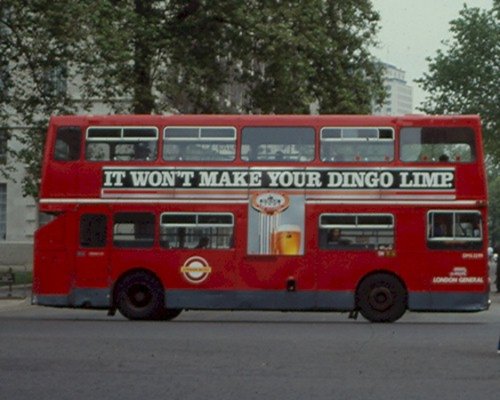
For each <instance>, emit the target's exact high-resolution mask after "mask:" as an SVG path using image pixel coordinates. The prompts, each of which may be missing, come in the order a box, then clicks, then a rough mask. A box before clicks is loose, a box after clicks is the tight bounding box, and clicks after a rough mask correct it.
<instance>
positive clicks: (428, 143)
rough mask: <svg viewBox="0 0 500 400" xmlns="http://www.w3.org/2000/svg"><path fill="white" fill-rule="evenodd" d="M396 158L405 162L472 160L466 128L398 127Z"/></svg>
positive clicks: (471, 136) (470, 138)
mask: <svg viewBox="0 0 500 400" xmlns="http://www.w3.org/2000/svg"><path fill="white" fill-rule="evenodd" d="M400 157H401V161H405V162H424V163H425V162H429V163H433V162H437V163H446V162H453V163H468V162H473V161H475V160H476V146H475V137H474V131H473V130H472V129H470V128H444V127H443V128H442V127H429V128H426V127H419V128H414V127H412V128H402V129H401V135H400Z"/></svg>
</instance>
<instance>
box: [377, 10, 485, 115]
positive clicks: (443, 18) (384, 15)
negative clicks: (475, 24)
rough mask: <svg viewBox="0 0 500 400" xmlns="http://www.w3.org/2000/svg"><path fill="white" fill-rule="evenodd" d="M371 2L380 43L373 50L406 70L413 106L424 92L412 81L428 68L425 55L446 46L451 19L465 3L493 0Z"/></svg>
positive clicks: (387, 61)
mask: <svg viewBox="0 0 500 400" xmlns="http://www.w3.org/2000/svg"><path fill="white" fill-rule="evenodd" d="M372 4H373V8H374V9H375V10H376V11H378V12H379V14H380V27H381V28H380V31H379V33H378V41H379V45H378V47H377V48H375V49H373V50H372V52H373V54H374V55H375V56H376V57H377V58H379V59H380V60H381V61H383V62H386V63H389V64H392V65H394V66H395V67H397V68H399V69H402V70H404V71H406V82H407V83H408V85H410V86H412V87H413V107H414V109H415V108H416V107H417V106H418V105H419V103H421V102H422V101H423V100H424V99H425V92H424V91H423V90H422V89H421V88H420V87H418V85H417V84H416V83H415V82H413V81H414V80H415V79H418V78H421V77H422V76H423V75H424V73H425V72H427V71H428V68H427V65H428V62H427V61H426V60H425V59H426V58H427V57H431V58H434V57H435V55H436V51H437V50H438V49H440V48H441V49H445V48H446V46H445V45H443V44H442V41H443V40H448V39H451V38H452V35H451V33H450V31H449V29H450V21H452V20H453V19H455V18H457V17H458V16H459V11H460V10H461V9H462V8H463V5H464V4H466V5H467V7H479V8H483V9H491V8H492V6H493V0H372ZM414 111H417V110H414Z"/></svg>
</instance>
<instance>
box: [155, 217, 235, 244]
mask: <svg viewBox="0 0 500 400" xmlns="http://www.w3.org/2000/svg"><path fill="white" fill-rule="evenodd" d="M233 231H234V217H233V215H232V214H226V213H224V214H214V213H164V214H162V216H161V226H160V232H161V233H160V244H161V245H162V246H163V247H166V248H177V249H201V248H205V249H230V248H232V247H233Z"/></svg>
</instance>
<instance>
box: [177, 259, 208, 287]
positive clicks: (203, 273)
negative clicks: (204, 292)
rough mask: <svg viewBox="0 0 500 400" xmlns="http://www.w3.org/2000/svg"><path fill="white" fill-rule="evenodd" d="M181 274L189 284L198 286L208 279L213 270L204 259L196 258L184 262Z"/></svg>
mask: <svg viewBox="0 0 500 400" xmlns="http://www.w3.org/2000/svg"><path fill="white" fill-rule="evenodd" d="M181 272H182V274H183V275H184V278H186V280H187V281H188V282H191V283H195V284H198V283H201V282H203V281H204V280H205V279H207V278H208V275H210V273H211V272H212V268H211V267H210V265H208V262H207V260H205V259H204V258H203V257H198V256H194V257H190V258H188V259H187V260H186V261H185V262H184V265H183V266H182V267H181Z"/></svg>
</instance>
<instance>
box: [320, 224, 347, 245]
mask: <svg viewBox="0 0 500 400" xmlns="http://www.w3.org/2000/svg"><path fill="white" fill-rule="evenodd" d="M326 242H327V244H328V245H329V246H345V245H349V244H351V241H350V240H347V239H345V238H342V231H341V230H340V229H338V228H334V229H330V230H329V231H328V236H327V239H326Z"/></svg>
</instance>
